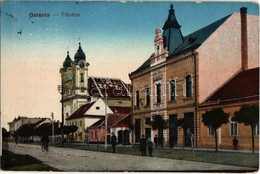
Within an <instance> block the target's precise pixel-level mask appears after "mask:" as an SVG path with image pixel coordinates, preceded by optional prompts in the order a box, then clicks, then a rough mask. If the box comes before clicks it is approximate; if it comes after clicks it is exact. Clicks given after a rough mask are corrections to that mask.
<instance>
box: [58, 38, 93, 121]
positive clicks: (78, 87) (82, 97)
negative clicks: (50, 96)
mask: <svg viewBox="0 0 260 174" xmlns="http://www.w3.org/2000/svg"><path fill="white" fill-rule="evenodd" d="M88 66H89V63H87V62H86V55H85V53H84V52H83V50H82V48H81V44H80V43H79V48H78V50H77V52H76V54H75V56H74V61H72V60H71V58H70V55H69V52H67V57H66V58H65V60H64V62H63V66H62V68H61V69H60V73H61V83H62V88H63V101H61V102H63V111H64V116H65V119H66V118H67V117H69V116H70V115H71V114H72V113H74V112H75V111H76V110H77V109H78V108H79V107H81V106H82V105H84V104H86V103H87V102H88V101H89V100H90V96H89V94H88Z"/></svg>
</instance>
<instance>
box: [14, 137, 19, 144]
mask: <svg viewBox="0 0 260 174" xmlns="http://www.w3.org/2000/svg"><path fill="white" fill-rule="evenodd" d="M15 144H18V136H17V135H16V136H15Z"/></svg>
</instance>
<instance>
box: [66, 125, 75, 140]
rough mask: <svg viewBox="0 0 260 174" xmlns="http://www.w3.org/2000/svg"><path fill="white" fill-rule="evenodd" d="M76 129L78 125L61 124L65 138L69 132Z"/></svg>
mask: <svg viewBox="0 0 260 174" xmlns="http://www.w3.org/2000/svg"><path fill="white" fill-rule="evenodd" d="M77 130H78V126H75V125H72V126H63V132H64V134H66V135H67V138H68V136H69V134H70V133H74V132H76V131H77Z"/></svg>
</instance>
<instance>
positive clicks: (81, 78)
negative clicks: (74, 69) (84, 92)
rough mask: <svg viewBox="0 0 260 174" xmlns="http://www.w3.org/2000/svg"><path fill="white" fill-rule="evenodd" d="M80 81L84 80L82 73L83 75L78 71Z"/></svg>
mask: <svg viewBox="0 0 260 174" xmlns="http://www.w3.org/2000/svg"><path fill="white" fill-rule="evenodd" d="M80 82H84V75H83V73H80Z"/></svg>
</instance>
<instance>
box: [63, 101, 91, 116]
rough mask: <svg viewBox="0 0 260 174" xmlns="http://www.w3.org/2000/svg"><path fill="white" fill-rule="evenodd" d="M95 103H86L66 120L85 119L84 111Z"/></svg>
mask: <svg viewBox="0 0 260 174" xmlns="http://www.w3.org/2000/svg"><path fill="white" fill-rule="evenodd" d="M94 103H95V102H92V103H87V104H85V105H82V106H81V107H80V108H79V109H78V110H76V111H75V112H74V113H73V114H72V115H71V116H69V117H68V118H66V120H72V119H77V118H82V117H85V116H84V114H85V113H86V111H87V110H88V109H89V108H90V107H91V106H92V105H93V104H94Z"/></svg>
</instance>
